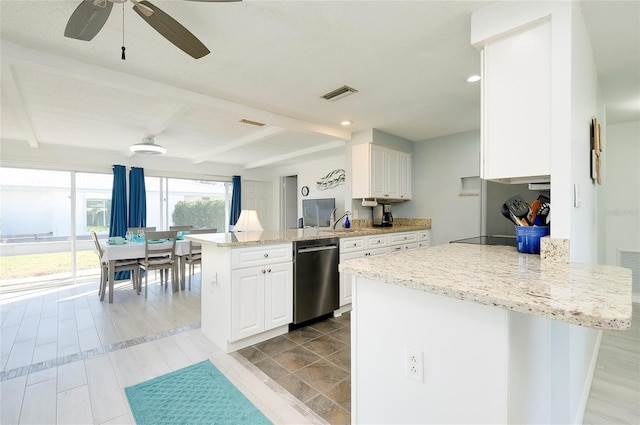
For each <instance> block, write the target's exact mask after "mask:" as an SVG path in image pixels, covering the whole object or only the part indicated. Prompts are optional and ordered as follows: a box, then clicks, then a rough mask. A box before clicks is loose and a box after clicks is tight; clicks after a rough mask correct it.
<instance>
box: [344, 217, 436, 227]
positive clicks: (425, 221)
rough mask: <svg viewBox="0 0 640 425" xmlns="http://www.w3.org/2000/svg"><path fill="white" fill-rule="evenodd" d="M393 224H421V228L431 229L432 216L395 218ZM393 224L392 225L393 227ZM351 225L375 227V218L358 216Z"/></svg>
mask: <svg viewBox="0 0 640 425" xmlns="http://www.w3.org/2000/svg"><path fill="white" fill-rule="evenodd" d="M393 226H420V227H422V228H421V229H419V230H425V229H431V219H430V218H394V219H393ZM393 226H391V227H392V228H393ZM351 227H353V228H356V229H357V228H362V227H373V220H371V219H370V218H356V219H353V220H351Z"/></svg>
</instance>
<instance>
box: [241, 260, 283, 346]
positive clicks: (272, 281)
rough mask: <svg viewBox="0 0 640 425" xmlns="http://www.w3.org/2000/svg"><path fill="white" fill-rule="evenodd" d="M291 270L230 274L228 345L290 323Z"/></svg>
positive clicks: (278, 266) (255, 269) (272, 268)
mask: <svg viewBox="0 0 640 425" xmlns="http://www.w3.org/2000/svg"><path fill="white" fill-rule="evenodd" d="M292 318H293V267H292V264H291V263H281V264H270V265H264V266H258V267H249V268H246V269H239V270H234V271H233V275H232V279H231V341H237V340H239V339H242V338H246V337H248V336H252V335H255V334H258V333H260V332H264V331H267V330H269V329H273V328H276V327H278V326H282V325H287V324H289V323H291V321H292Z"/></svg>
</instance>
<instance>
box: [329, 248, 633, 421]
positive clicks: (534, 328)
mask: <svg viewBox="0 0 640 425" xmlns="http://www.w3.org/2000/svg"><path fill="white" fill-rule="evenodd" d="M340 270H341V273H345V274H350V275H352V276H353V282H354V295H353V296H354V303H353V306H354V309H353V312H352V316H351V320H352V322H351V323H352V325H351V326H352V328H351V331H352V415H353V416H352V418H353V419H354V422H358V423H372V422H379V423H385V422H403V423H492V424H497V423H503V424H505V423H555V422H557V418H558V417H559V416H561V415H560V414H558V409H562V408H564V406H561V405H560V403H562V400H563V396H564V394H565V393H566V392H567V387H568V385H569V382H570V381H571V380H572V379H574V378H575V377H573V376H572V373H573V370H572V368H571V363H570V361H569V359H570V356H571V352H570V345H569V343H568V341H569V339H570V338H571V337H572V335H573V332H581V331H583V330H584V329H585V328H584V327H590V328H596V329H614V330H624V329H628V328H629V327H630V323H631V272H630V270H628V269H622V268H619V267H612V266H596V265H585V264H566V263H558V262H553V261H552V260H541V259H540V256H537V255H529V254H519V253H517V251H516V250H515V248H513V247H501V246H482V245H467V244H448V245H440V246H436V247H433V248H429V249H427V250H421V251H412V252H407V253H404V254H400V255H399V256H397V257H395V259H394V261H385V259H384V258H365V259H360V260H354V261H350V262H346V263H344V264H341V265H340ZM372 353H375V355H372ZM410 358H413V359H415V360H413V361H414V362H417V366H416V367H415V368H414V369H413V371H412V370H411V362H410V360H409V359H410ZM587 395H588V389H587ZM389 406H393V408H389Z"/></svg>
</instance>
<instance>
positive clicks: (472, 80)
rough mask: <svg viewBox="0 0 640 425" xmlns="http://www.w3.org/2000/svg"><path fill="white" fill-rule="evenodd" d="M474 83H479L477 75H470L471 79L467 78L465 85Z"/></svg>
mask: <svg viewBox="0 0 640 425" xmlns="http://www.w3.org/2000/svg"><path fill="white" fill-rule="evenodd" d="M476 81H480V76H479V75H472V76H471V77H469V78H467V83H475V82H476Z"/></svg>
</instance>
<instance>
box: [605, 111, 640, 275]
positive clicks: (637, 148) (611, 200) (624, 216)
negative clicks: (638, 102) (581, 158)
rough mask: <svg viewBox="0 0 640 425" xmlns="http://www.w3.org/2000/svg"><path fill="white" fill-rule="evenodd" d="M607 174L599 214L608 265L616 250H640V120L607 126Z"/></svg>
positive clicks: (612, 259) (612, 262)
mask: <svg viewBox="0 0 640 425" xmlns="http://www.w3.org/2000/svg"><path fill="white" fill-rule="evenodd" d="M603 153H604V154H605V156H606V157H605V175H604V179H603V182H602V186H601V187H600V199H599V200H600V202H599V211H600V217H601V222H602V224H603V234H602V238H603V241H602V242H603V243H602V244H601V246H603V247H604V258H603V260H604V263H606V264H610V265H616V250H617V249H624V250H640V166H639V164H640V121H631V122H626V123H622V124H615V125H607V126H606V143H605V146H604V152H603Z"/></svg>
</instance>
